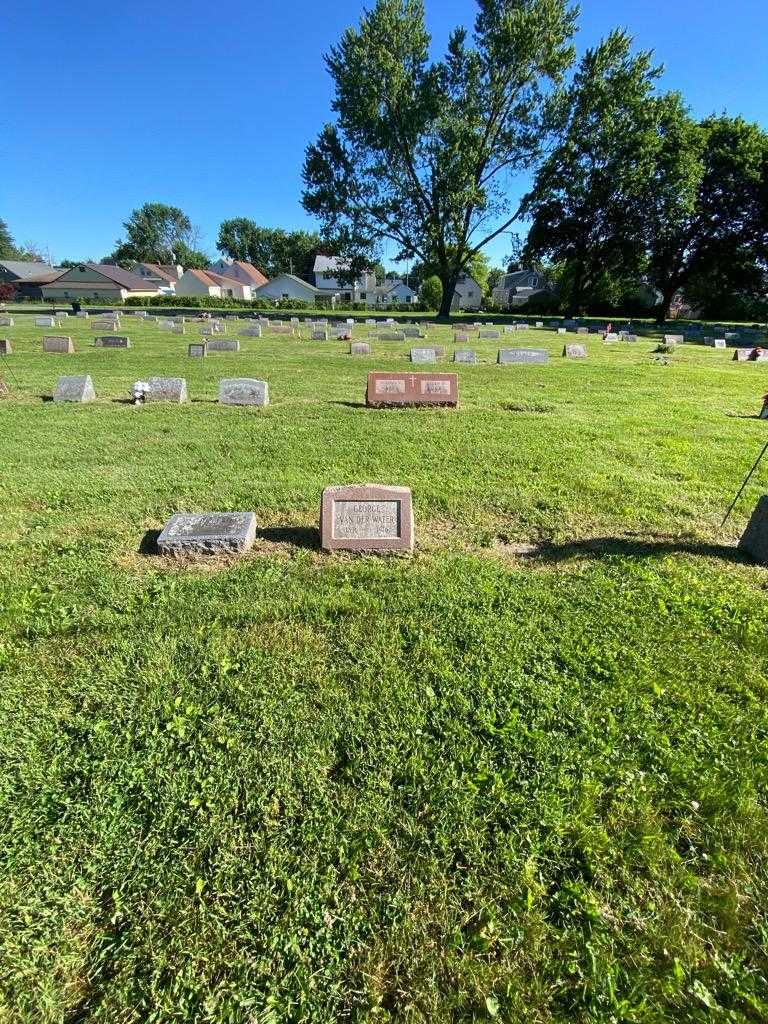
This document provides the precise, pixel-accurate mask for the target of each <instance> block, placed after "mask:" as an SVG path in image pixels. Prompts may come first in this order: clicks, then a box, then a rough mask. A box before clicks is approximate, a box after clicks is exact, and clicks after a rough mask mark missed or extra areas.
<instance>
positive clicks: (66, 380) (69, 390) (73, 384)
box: [53, 376, 96, 403]
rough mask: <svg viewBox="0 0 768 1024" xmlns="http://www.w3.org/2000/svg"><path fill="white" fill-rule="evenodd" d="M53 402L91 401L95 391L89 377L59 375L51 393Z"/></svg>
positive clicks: (94, 396) (93, 398)
mask: <svg viewBox="0 0 768 1024" xmlns="http://www.w3.org/2000/svg"><path fill="white" fill-rule="evenodd" d="M53 400H54V402H81V403H82V402H93V401H95V400H96V392H95V391H94V390H93V381H92V380H91V378H90V377H88V376H85V377H59V379H58V381H57V382H56V390H55V391H54V393H53Z"/></svg>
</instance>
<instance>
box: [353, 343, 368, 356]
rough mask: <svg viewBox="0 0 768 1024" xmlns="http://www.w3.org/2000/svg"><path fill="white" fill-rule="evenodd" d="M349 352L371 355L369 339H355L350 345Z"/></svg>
mask: <svg viewBox="0 0 768 1024" xmlns="http://www.w3.org/2000/svg"><path fill="white" fill-rule="evenodd" d="M349 354H350V355H351V356H369V355H370V354H371V346H370V345H369V344H368V342H367V341H353V342H352V344H351V345H350V346H349Z"/></svg>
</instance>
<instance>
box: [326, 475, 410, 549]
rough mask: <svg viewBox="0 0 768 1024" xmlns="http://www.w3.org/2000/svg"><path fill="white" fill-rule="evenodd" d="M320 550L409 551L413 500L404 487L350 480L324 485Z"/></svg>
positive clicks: (408, 490) (407, 489) (408, 489)
mask: <svg viewBox="0 0 768 1024" xmlns="http://www.w3.org/2000/svg"><path fill="white" fill-rule="evenodd" d="M320 536H321V542H322V547H323V550H324V551H329V552H333V551H374V552H382V553H387V552H396V551H406V552H409V551H413V501H412V498H411V491H410V488H408V487H385V486H382V485H380V484H353V485H351V486H348V487H326V488H325V490H324V491H323V497H322V501H321V504H320Z"/></svg>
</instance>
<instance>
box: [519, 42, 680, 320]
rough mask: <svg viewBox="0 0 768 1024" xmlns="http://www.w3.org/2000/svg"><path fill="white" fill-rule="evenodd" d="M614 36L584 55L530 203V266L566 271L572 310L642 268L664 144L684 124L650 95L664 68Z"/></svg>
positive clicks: (674, 106)
mask: <svg viewBox="0 0 768 1024" xmlns="http://www.w3.org/2000/svg"><path fill="white" fill-rule="evenodd" d="M631 46H632V40H631V38H630V37H629V36H628V35H627V34H626V33H624V32H619V31H616V32H612V33H611V34H610V35H609V36H608V37H607V38H606V39H605V40H603V41H602V42H601V43H600V44H599V45H598V46H596V47H595V48H594V49H590V50H587V52H586V53H585V55H584V57H583V58H582V60H581V62H580V64H579V67H578V68H577V71H576V74H575V75H574V78H573V81H572V83H571V85H570V87H569V89H568V91H567V93H566V94H565V97H564V100H563V105H562V115H563V126H562V135H561V138H560V141H559V143H558V145H557V146H555V147H554V149H553V150H552V152H551V153H550V154H549V156H548V157H547V159H546V160H545V161H544V163H543V164H542V165H541V167H540V168H539V170H538V173H537V174H536V176H535V179H534V184H533V188H532V189H531V191H530V193H529V194H528V195H527V196H526V198H525V200H524V208H525V212H526V214H527V215H528V216H530V217H531V220H532V223H531V228H530V231H529V234H528V239H527V243H526V246H525V249H524V255H523V260H524V263H525V264H526V265H528V264H529V263H530V262H531V261H532V260H534V259H541V258H548V259H550V260H552V261H553V262H555V263H558V264H562V265H563V274H562V278H561V287H562V289H563V299H564V303H565V307H566V309H567V310H568V311H569V312H571V313H578V312H583V311H585V309H586V307H587V305H588V303H589V300H590V299H593V300H594V299H595V297H596V296H601V297H605V296H607V295H608V294H612V293H615V292H617V291H621V289H622V288H623V287H625V286H626V285H627V284H628V283H629V282H631V281H633V280H635V279H636V277H637V275H638V274H639V273H640V272H641V270H642V269H643V266H644V260H645V234H646V232H645V222H646V218H647V211H648V207H649V204H650V202H651V201H652V200H651V197H652V193H653V189H654V187H655V181H656V171H657V166H658V161H659V156H660V152H661V148H662V140H663V137H664V134H665V132H666V131H668V130H670V126H672V127H674V128H679V125H680V124H681V123H685V121H686V120H687V114H686V113H685V110H684V108H683V104H682V101H681V99H680V97H679V96H678V95H677V94H675V93H670V94H667V95H664V96H659V95H657V94H656V93H655V91H654V86H655V82H656V80H657V79H658V77H659V75H660V73H661V69H660V68H658V67H654V66H653V63H652V57H651V54H650V53H648V52H643V53H636V54H633V53H632V48H631Z"/></svg>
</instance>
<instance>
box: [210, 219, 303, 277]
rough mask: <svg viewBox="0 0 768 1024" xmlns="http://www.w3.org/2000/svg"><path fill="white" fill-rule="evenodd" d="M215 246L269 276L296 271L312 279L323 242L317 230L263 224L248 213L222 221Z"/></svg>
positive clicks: (232, 257) (231, 257) (294, 272)
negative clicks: (287, 229) (283, 228)
mask: <svg viewBox="0 0 768 1024" xmlns="http://www.w3.org/2000/svg"><path fill="white" fill-rule="evenodd" d="M216 247H217V248H218V250H219V251H220V252H223V253H224V255H225V256H229V258H230V259H233V260H246V261H247V262H248V263H252V264H253V265H254V266H255V267H258V269H259V270H260V271H261V272H262V274H266V275H267V277H274V276H275V275H276V274H280V273H293V274H296V275H297V276H298V277H303V278H306V279H307V280H308V281H311V280H312V264H313V262H314V258H315V255H316V254H317V251H318V249H319V248H320V247H321V243H320V236H319V235H318V234H316V233H314V232H310V231H284V230H282V228H263V227H259V225H258V224H256V223H255V221H252V220H250V219H249V218H248V217H234V218H232V219H231V220H225V221H223V222H222V224H221V226H220V228H219V237H218V239H217V241H216ZM312 283H313V284H314V281H312Z"/></svg>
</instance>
